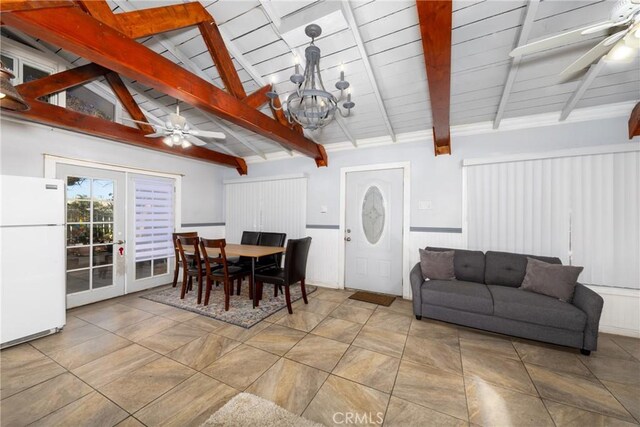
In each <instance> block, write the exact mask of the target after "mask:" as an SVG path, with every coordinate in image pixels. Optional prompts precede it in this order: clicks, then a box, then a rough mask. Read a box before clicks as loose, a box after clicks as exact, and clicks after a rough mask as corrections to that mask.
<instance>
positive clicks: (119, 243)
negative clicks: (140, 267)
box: [115, 240, 124, 245]
mask: <svg viewBox="0 0 640 427" xmlns="http://www.w3.org/2000/svg"><path fill="white" fill-rule="evenodd" d="M115 244H116V245H124V240H118V241H117V242H115Z"/></svg>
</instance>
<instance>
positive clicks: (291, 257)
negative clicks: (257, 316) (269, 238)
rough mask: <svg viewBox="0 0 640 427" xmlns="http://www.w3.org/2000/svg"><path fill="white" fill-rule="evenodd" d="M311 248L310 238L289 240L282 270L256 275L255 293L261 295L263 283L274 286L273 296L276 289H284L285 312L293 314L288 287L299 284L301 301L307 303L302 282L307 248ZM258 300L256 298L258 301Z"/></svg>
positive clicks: (305, 270)
mask: <svg viewBox="0 0 640 427" xmlns="http://www.w3.org/2000/svg"><path fill="white" fill-rule="evenodd" d="M310 246H311V237H304V238H302V239H289V241H288V242H287V252H286V254H285V258H284V268H280V267H273V268H270V269H268V270H263V271H260V272H258V273H256V292H257V295H262V286H263V284H264V283H270V284H272V285H274V287H275V290H274V295H275V296H278V287H280V286H282V287H284V295H285V299H286V301H287V310H289V314H293V309H292V308H291V293H290V291H289V287H290V286H291V285H295V284H296V283H298V282H300V290H301V291H302V299H303V300H304V303H305V304H308V303H309V302H308V301H307V290H306V288H305V285H304V281H305V278H306V274H307V258H308V257H309V247H310ZM259 299H260V298H258V300H259Z"/></svg>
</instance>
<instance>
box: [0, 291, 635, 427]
mask: <svg viewBox="0 0 640 427" xmlns="http://www.w3.org/2000/svg"><path fill="white" fill-rule="evenodd" d="M350 294H351V292H349V291H338V290H329V289H319V290H318V291H317V292H315V293H313V294H311V296H310V301H309V304H308V305H304V304H302V301H298V302H296V303H294V315H293V316H289V315H288V314H287V313H286V311H281V312H278V313H276V314H274V315H273V316H271V317H270V318H268V319H266V320H264V321H263V322H261V323H259V324H257V325H256V326H254V327H253V328H251V329H249V330H246V329H243V328H240V327H237V326H233V325H229V324H226V323H223V322H220V321H217V320H214V319H210V318H207V317H202V316H199V315H196V314H194V313H190V312H186V311H182V310H179V309H176V308H173V307H168V306H165V305H162V304H159V303H155V302H151V301H149V300H145V299H142V298H139V296H140V295H129V296H125V297H121V298H116V299H113V300H109V301H104V302H100V303H97V304H93V305H90V306H85V307H81V308H78V309H73V310H70V311H69V312H68V318H67V326H66V327H65V329H64V331H63V332H61V333H59V334H56V335H53V336H49V337H46V338H42V339H40V340H37V341H33V342H31V343H28V344H23V345H20V346H17V347H13V348H10V349H7V350H4V351H2V352H0V357H1V366H0V371H1V387H0V393H1V394H0V397H1V399H2V400H1V402H0V423H1V425H2V426H19V425H27V424H32V423H33V424H35V425H41V426H57V425H69V426H79V425H82V426H112V425H120V426H140V425H148V426H156V425H176V426H187V425H195V426H197V425H200V424H201V423H202V422H203V421H205V420H206V419H207V418H208V417H209V416H210V415H211V414H212V413H214V412H215V411H216V410H217V409H218V408H220V407H221V406H222V405H224V404H225V403H226V402H227V401H228V400H229V399H231V398H232V397H233V396H234V395H235V394H237V393H239V392H241V391H245V390H246V391H248V392H251V393H254V394H257V395H259V396H262V397H264V398H267V399H269V400H272V401H274V402H275V403H277V404H278V405H280V406H282V407H284V408H286V409H288V410H290V411H292V412H294V413H296V414H301V415H303V416H305V417H307V418H309V419H312V420H314V421H318V422H321V423H323V424H326V425H334V424H340V425H345V423H346V421H347V417H348V416H351V417H352V418H350V419H351V420H352V421H354V420H356V419H357V418H355V417H360V418H359V419H360V421H369V422H370V425H376V424H378V425H379V424H380V423H381V422H382V421H384V425H385V426H394V425H398V426H411V425H420V426H428V425H437V426H441V425H480V426H507V425H514V426H546V425H563V426H564V425H568V426H573V425H575V426H578V425H580V426H583V425H633V424H636V425H637V424H638V423H639V422H640V340H638V339H633V338H627V337H619V336H615V335H607V334H602V335H601V337H600V350H599V351H598V352H594V353H593V354H592V356H591V357H585V356H582V355H580V354H579V352H578V351H577V350H572V349H567V348H561V347H556V346H551V345H546V344H541V343H536V342H531V341H527V340H521V339H516V338H510V337H506V336H502V335H495V334H489V333H483V332H481V331H477V330H473V329H470V328H463V327H457V326H454V325H450V324H446V323H442V322H435V321H428V320H422V321H418V320H416V319H415V318H414V316H413V314H412V308H411V303H410V302H409V301H403V300H396V301H395V302H394V303H393V304H392V305H391V307H381V306H376V305H372V304H367V303H363V302H359V301H353V300H349V299H347V297H348V296H349V295H350ZM349 413H351V414H352V415H349Z"/></svg>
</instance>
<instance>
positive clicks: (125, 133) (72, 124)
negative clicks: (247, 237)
mask: <svg viewBox="0 0 640 427" xmlns="http://www.w3.org/2000/svg"><path fill="white" fill-rule="evenodd" d="M21 94H22V93H21ZM22 95H23V96H24V94H22ZM25 99H26V101H27V103H28V104H29V106H30V107H31V108H30V109H29V110H28V111H23V112H19V111H10V110H2V113H3V114H6V115H8V116H13V117H18V118H21V119H26V120H30V121H35V122H38V123H46V124H48V125H51V126H54V127H58V128H62V129H67V130H70V131H73V132H79V133H84V134H87V135H92V136H97V137H100V138H106V139H110V140H113V141H117V142H122V143H125V144H129V145H134V146H137V147H142V148H148V149H152V150H155V151H161V152H164V153H169V154H174V155H176V156H180V157H190V158H193V159H196V160H202V161H205V162H210V163H215V164H219V165H224V166H230V167H233V168H235V169H236V170H237V171H238V173H240V174H241V175H246V173H247V165H246V163H245V161H244V160H243V159H241V158H239V157H233V156H229V155H227V154H222V153H218V152H217V151H211V150H207V149H206V148H201V147H196V146H192V147H189V148H188V149H186V150H185V149H183V148H181V147H169V146H168V145H166V144H165V143H163V142H162V140H160V139H158V138H146V137H145V132H143V131H141V130H139V129H136V128H132V127H129V126H125V125H121V124H119V123H114V122H112V121H109V120H105V119H101V118H99V117H94V116H90V115H87V114H82V113H78V112H76V111H72V110H69V109H67V108H62V107H58V106H56V105H52V104H48V103H46V102H42V101H38V100H36V99H34V98H25Z"/></svg>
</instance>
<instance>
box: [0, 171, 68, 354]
mask: <svg viewBox="0 0 640 427" xmlns="http://www.w3.org/2000/svg"><path fill="white" fill-rule="evenodd" d="M64 197H65V186H64V182H63V181H62V180H59V179H43V178H32V177H21V176H9V175H0V202H1V205H0V207H1V209H0V291H1V292H0V307H1V309H2V313H1V314H0V319H1V322H2V323H1V324H0V343H1V345H0V347H1V348H5V347H9V346H12V345H15V344H19V343H21V342H24V341H29V340H32V339H35V338H39V337H42V336H45V335H49V334H52V333H55V332H58V331H59V330H61V329H62V327H63V326H64V325H65V323H66V312H65V304H66V301H65V252H64V251H65V241H64V239H65V237H64V235H65V234H64V232H65V225H64V224H65V209H64Z"/></svg>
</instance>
